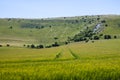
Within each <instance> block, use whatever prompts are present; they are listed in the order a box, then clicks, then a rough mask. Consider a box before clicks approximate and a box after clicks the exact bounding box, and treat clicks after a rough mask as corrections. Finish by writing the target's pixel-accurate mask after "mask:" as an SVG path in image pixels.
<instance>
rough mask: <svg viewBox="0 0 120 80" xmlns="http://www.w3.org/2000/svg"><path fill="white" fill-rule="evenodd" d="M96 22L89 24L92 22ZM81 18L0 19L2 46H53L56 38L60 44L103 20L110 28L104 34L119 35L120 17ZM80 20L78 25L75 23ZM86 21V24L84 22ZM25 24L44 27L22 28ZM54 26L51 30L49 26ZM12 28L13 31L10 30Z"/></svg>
mask: <svg viewBox="0 0 120 80" xmlns="http://www.w3.org/2000/svg"><path fill="white" fill-rule="evenodd" d="M92 19H93V20H94V21H93V22H92V23H91V24H89V21H90V20H92ZM96 19H97V16H88V17H85V16H80V17H69V18H65V19H64V18H52V19H40V20H39V19H38V20H37V19H36V20H35V19H11V20H8V19H0V44H7V43H10V44H11V45H20V46H22V45H23V44H32V43H33V44H44V45H48V44H52V43H54V42H55V40H54V37H58V40H56V41H58V42H64V41H66V40H67V37H72V36H74V35H75V34H77V33H79V32H80V31H81V30H83V29H84V28H85V26H88V27H91V28H93V27H94V26H95V25H96V24H97V23H99V22H100V21H101V20H106V21H107V23H106V24H108V27H106V28H105V29H104V31H102V33H103V34H112V35H116V34H117V35H119V34H120V29H119V28H120V27H119V23H120V22H119V21H120V16H114V15H112V16H110V15H108V16H107V15H106V16H100V21H97V20H96ZM76 20H78V23H75V21H76ZM84 20H86V22H84ZM24 23H31V24H39V25H44V26H45V28H43V29H30V28H21V27H20V26H21V25H22V24H24ZM50 25H51V26H52V27H51V28H50V27H49V26H50ZM10 26H12V27H13V29H9V27H10Z"/></svg>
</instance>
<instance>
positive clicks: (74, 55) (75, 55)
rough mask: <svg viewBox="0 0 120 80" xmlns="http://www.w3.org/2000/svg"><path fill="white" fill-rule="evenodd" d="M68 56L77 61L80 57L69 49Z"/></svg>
mask: <svg viewBox="0 0 120 80" xmlns="http://www.w3.org/2000/svg"><path fill="white" fill-rule="evenodd" d="M69 52H70V54H71V55H72V56H73V57H74V59H79V58H80V57H79V56H78V55H77V54H76V53H74V52H73V51H72V50H71V49H69Z"/></svg>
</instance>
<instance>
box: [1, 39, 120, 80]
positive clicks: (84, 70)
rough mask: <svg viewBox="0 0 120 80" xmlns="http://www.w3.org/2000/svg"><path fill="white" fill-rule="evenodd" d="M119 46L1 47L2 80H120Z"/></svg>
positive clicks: (114, 42) (109, 42) (113, 42)
mask: <svg viewBox="0 0 120 80" xmlns="http://www.w3.org/2000/svg"><path fill="white" fill-rule="evenodd" d="M118 44H120V40H119V39H116V40H101V41H95V42H94V43H92V42H89V43H84V42H80V43H72V44H69V45H66V46H61V47H57V48H50V49H27V48H14V47H10V48H9V47H8V48H6V47H2V48H0V79H1V80H23V79H24V80H28V79H29V80H37V79H38V80H40V79H41V80H119V76H120V64H119V63H120V54H119V53H120V50H119V47H120V45H118ZM59 53H60V56H58V57H56V56H57V55H58V54H59Z"/></svg>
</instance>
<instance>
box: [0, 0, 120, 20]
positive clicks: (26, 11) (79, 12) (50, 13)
mask: <svg viewBox="0 0 120 80" xmlns="http://www.w3.org/2000/svg"><path fill="white" fill-rule="evenodd" d="M107 14H117V15H120V0H0V18H51V17H69V16H84V15H107Z"/></svg>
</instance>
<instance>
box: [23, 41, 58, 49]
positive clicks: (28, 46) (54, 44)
mask: <svg viewBox="0 0 120 80" xmlns="http://www.w3.org/2000/svg"><path fill="white" fill-rule="evenodd" d="M58 46H60V45H59V44H58V42H55V43H53V44H51V45H48V46H45V47H44V46H43V45H41V44H40V45H34V44H31V45H24V47H27V48H35V49H42V48H51V47H58Z"/></svg>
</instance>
